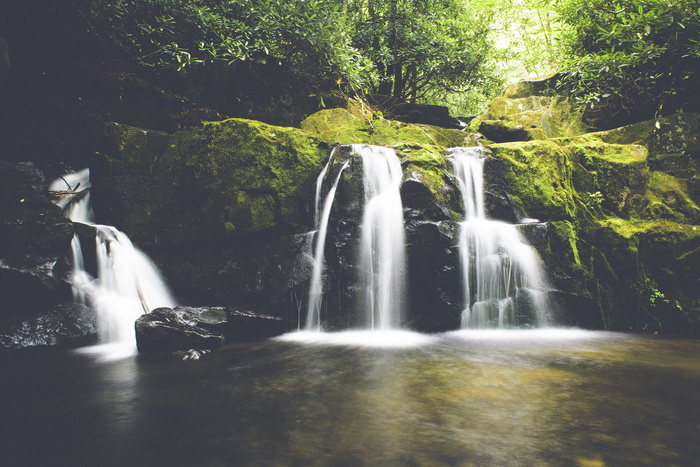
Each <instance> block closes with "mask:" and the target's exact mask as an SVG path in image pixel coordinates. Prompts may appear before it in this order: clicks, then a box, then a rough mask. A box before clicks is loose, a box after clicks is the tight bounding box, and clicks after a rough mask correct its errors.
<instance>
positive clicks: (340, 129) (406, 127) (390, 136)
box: [301, 109, 466, 147]
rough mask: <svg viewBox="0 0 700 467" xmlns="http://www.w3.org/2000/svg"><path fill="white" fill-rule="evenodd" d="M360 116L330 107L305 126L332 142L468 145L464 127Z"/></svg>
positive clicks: (303, 125) (312, 118)
mask: <svg viewBox="0 0 700 467" xmlns="http://www.w3.org/2000/svg"><path fill="white" fill-rule="evenodd" d="M363 117H364V118H358V117H356V116H355V115H353V114H352V113H350V112H349V111H347V110H345V109H327V110H321V111H319V112H316V113H315V114H313V115H310V116H309V117H308V118H306V119H305V120H304V121H302V122H301V128H302V129H303V130H306V131H308V132H309V133H311V134H313V135H315V136H317V137H318V138H320V139H322V140H324V141H326V142H329V143H336V142H337V143H340V144H374V145H379V146H382V145H384V146H389V145H392V144H394V143H397V142H408V143H417V144H429V145H436V146H443V147H455V146H461V145H464V140H465V136H466V134H465V133H464V132H463V131H461V130H452V129H447V128H440V127H437V126H432V125H419V124H411V123H403V122H399V121H395V120H386V119H383V118H376V114H373V115H372V117H374V118H370V117H371V116H369V115H367V114H365V115H364V116H363Z"/></svg>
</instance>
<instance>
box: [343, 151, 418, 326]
mask: <svg viewBox="0 0 700 467" xmlns="http://www.w3.org/2000/svg"><path fill="white" fill-rule="evenodd" d="M352 152H353V153H357V154H359V155H360V156H361V157H362V167H363V173H364V188H365V208H364V214H363V218H362V225H361V227H360V230H361V235H362V238H361V242H360V270H361V271H363V279H364V284H363V285H364V287H363V292H364V306H365V313H366V321H367V325H366V327H367V328H369V329H380V330H387V329H395V328H397V327H398V326H399V324H400V321H401V310H402V309H403V306H404V303H403V301H404V297H405V290H404V289H405V283H406V271H405V269H406V260H405V256H406V254H405V249H406V246H405V241H404V222H403V205H402V203H401V194H400V191H399V189H400V187H401V179H402V176H403V172H402V170H401V163H400V161H399V158H398V157H397V156H396V153H395V152H394V150H393V149H390V148H385V147H381V146H366V145H353V146H352Z"/></svg>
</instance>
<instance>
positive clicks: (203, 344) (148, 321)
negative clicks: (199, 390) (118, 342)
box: [135, 308, 224, 353]
mask: <svg viewBox="0 0 700 467" xmlns="http://www.w3.org/2000/svg"><path fill="white" fill-rule="evenodd" d="M183 315H184V313H178V312H176V311H175V310H173V309H171V308H156V309H155V310H153V311H151V312H150V313H147V314H144V315H141V316H140V317H139V318H138V319H137V320H136V324H135V328H136V345H137V347H138V349H139V352H142V353H160V352H174V351H176V350H183V349H215V348H218V347H221V346H222V345H223V344H224V336H223V335H222V334H220V333H217V332H214V331H210V330H207V329H204V328H202V327H200V326H198V325H197V323H196V321H192V320H188V319H185V318H184V317H183Z"/></svg>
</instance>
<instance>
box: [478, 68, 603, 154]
mask: <svg viewBox="0 0 700 467" xmlns="http://www.w3.org/2000/svg"><path fill="white" fill-rule="evenodd" d="M556 79H557V75H552V76H549V77H545V78H542V79H535V80H523V81H520V82H518V83H515V84H512V85H511V86H509V87H508V89H507V90H506V92H505V93H504V95H503V96H502V97H498V98H496V99H494V100H493V101H492V102H491V104H490V105H489V107H488V108H487V109H486V111H485V112H484V113H483V114H482V115H479V116H477V117H476V118H474V119H473V120H472V121H471V122H470V124H469V127H470V129H471V130H472V131H478V132H479V133H481V134H483V135H484V136H485V137H486V138H488V139H489V140H491V141H493V142H496V143H506V142H511V141H529V140H537V139H548V138H558V137H567V136H577V135H580V134H583V133H587V132H588V131H590V130H591V129H590V127H589V126H588V125H587V124H586V123H584V119H583V114H582V112H580V111H579V110H578V109H577V105H576V103H575V102H574V100H573V99H571V98H567V97H563V96H559V95H556Z"/></svg>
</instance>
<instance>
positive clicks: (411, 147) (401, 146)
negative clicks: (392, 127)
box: [392, 143, 455, 206]
mask: <svg viewBox="0 0 700 467" xmlns="http://www.w3.org/2000/svg"><path fill="white" fill-rule="evenodd" d="M392 147H393V148H394V150H395V151H396V154H397V155H398V157H399V159H400V160H401V165H402V167H403V169H404V177H408V178H411V179H413V180H416V181H419V182H420V183H421V184H423V185H424V186H425V187H427V188H428V189H429V190H430V192H431V193H432V195H433V198H434V201H435V202H436V203H437V204H438V205H440V206H450V205H451V204H452V202H453V197H454V193H455V191H454V188H453V187H452V186H451V185H449V184H448V181H447V177H448V173H449V172H450V171H451V168H450V167H449V164H448V160H447V156H446V155H445V150H444V149H443V148H442V147H440V146H432V145H425V144H410V143H397V144H393V145H392Z"/></svg>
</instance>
